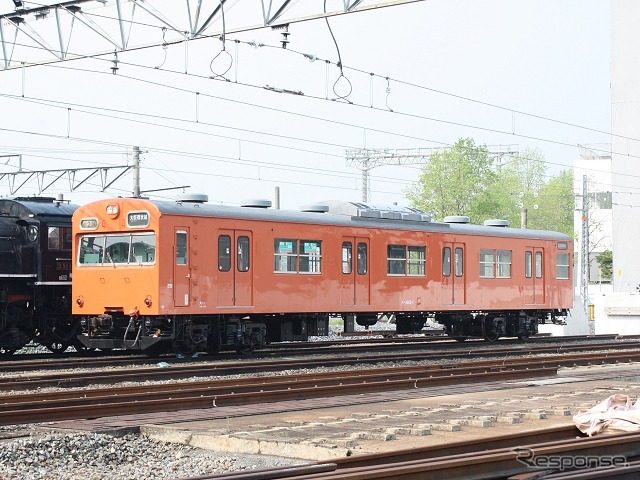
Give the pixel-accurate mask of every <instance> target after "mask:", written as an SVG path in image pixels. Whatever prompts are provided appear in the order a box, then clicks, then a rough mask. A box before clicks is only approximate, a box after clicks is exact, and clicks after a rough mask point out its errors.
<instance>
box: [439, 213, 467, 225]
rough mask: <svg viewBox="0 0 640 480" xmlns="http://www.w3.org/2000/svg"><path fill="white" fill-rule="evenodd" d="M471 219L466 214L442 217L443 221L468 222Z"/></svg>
mask: <svg viewBox="0 0 640 480" xmlns="http://www.w3.org/2000/svg"><path fill="white" fill-rule="evenodd" d="M470 221H471V220H470V219H469V217H467V216H466V215H449V216H448V217H444V223H462V224H465V223H469V222H470Z"/></svg>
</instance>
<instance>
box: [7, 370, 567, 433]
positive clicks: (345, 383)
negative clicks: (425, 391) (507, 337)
mask: <svg viewBox="0 0 640 480" xmlns="http://www.w3.org/2000/svg"><path fill="white" fill-rule="evenodd" d="M556 372H557V369H556V368H554V367H550V366H546V365H542V366H538V365H526V364H522V365H517V366H514V367H509V368H505V366H504V365H502V364H501V363H500V362H498V363H494V364H490V363H487V364H485V365H474V366H470V367H466V366H462V365H457V366H449V367H448V368H441V367H440V366H432V367H431V368H425V367H409V368H403V367H396V368H387V369H380V370H379V369H374V370H370V371H349V372H338V373H324V374H302V375H293V376H292V375H287V376H275V377H262V378H259V379H255V378H243V379H233V380H216V381H207V382H188V383H177V384H156V385H144V386H138V387H120V388H118V387H112V388H104V389H96V390H74V391H71V392H69V391H65V392H52V393H42V392H38V393H35V394H22V395H5V396H2V397H0V425H11V424H16V423H19V424H24V423H35V422H49V421H56V420H68V419H78V418H87V417H94V416H96V415H98V416H103V417H104V416H110V415H122V414H134V413H149V412H157V411H171V410H186V409H197V408H208V407H222V406H234V405H247V404H257V403H269V402H282V401H288V400H305V399H311V398H318V397H329V396H337V395H355V394H360V395H361V394H366V393H373V392H386V391H395V390H406V389H418V388H431V387H440V386H444V385H456V384H471V383H481V382H506V381H513V380H522V379H531V378H540V377H549V376H552V375H555V374H556Z"/></svg>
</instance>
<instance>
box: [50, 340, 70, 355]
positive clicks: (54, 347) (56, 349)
mask: <svg viewBox="0 0 640 480" xmlns="http://www.w3.org/2000/svg"><path fill="white" fill-rule="evenodd" d="M45 347H46V348H47V350H49V351H50V352H52V353H63V352H64V351H65V350H66V349H67V348H69V344H68V343H63V342H51V343H47V344H46V345H45Z"/></svg>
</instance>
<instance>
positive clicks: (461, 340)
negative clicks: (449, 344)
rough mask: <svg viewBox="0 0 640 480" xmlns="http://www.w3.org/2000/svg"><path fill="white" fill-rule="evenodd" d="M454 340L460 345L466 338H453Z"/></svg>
mask: <svg viewBox="0 0 640 480" xmlns="http://www.w3.org/2000/svg"><path fill="white" fill-rule="evenodd" d="M454 338H455V339H456V341H458V342H460V343H462V342H464V341H466V340H467V337H454Z"/></svg>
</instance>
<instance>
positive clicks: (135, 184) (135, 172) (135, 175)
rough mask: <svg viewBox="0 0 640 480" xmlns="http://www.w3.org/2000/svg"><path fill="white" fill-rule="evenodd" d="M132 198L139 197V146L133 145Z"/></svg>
mask: <svg viewBox="0 0 640 480" xmlns="http://www.w3.org/2000/svg"><path fill="white" fill-rule="evenodd" d="M133 198H140V147H133Z"/></svg>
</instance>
